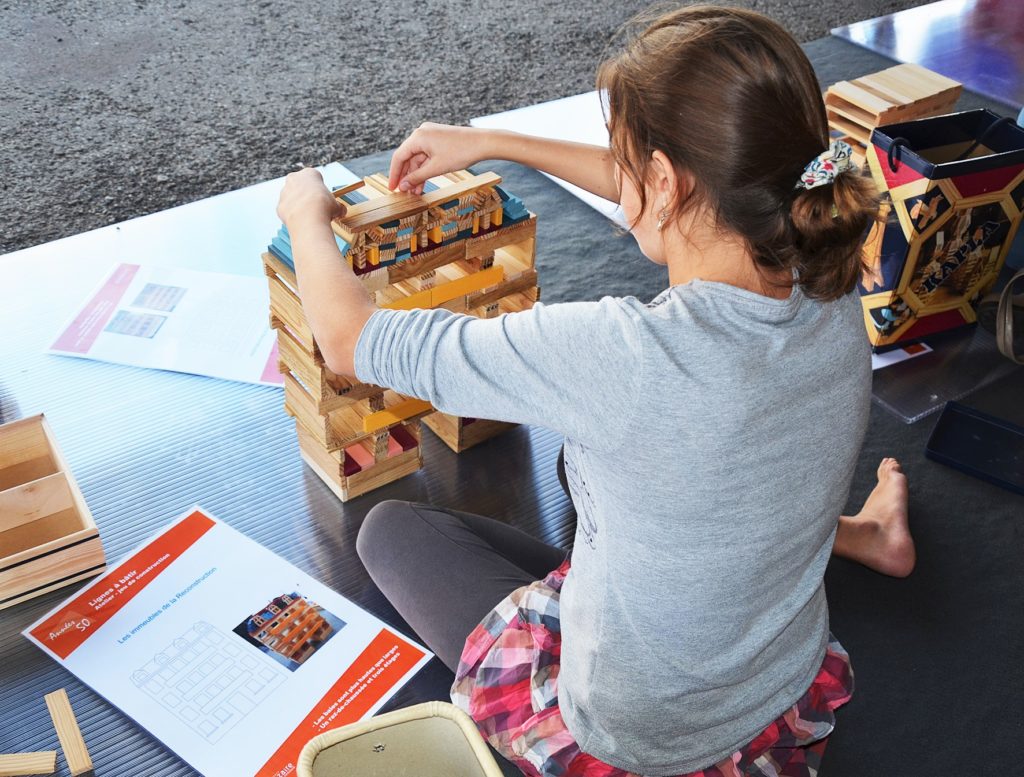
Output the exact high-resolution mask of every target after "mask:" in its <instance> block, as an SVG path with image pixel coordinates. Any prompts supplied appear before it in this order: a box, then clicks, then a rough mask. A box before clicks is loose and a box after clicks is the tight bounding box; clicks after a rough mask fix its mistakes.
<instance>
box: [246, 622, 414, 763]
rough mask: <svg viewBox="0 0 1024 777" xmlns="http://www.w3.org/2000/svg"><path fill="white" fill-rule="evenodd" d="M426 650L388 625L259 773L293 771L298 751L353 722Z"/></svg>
mask: <svg viewBox="0 0 1024 777" xmlns="http://www.w3.org/2000/svg"><path fill="white" fill-rule="evenodd" d="M423 655H424V653H423V651H422V650H420V649H419V648H417V647H414V646H413V645H410V644H409V643H408V642H406V641H405V640H404V639H402V638H401V637H399V636H398V635H397V634H394V633H392V632H390V631H387V630H385V629H381V631H380V633H379V634H377V636H376V637H374V638H373V642H371V643H370V644H369V645H368V646H367V648H366V650H364V651H363V652H362V653H360V654H359V657H358V658H357V659H356V660H355V661H353V662H352V665H351V666H350V667H349V668H348V669H347V670H346V671H345V673H344V674H343V675H342V676H341V677H340V678H339V679H338V682H336V683H335V684H334V685H333V686H331V689H330V690H329V691H328V692H327V693H326V695H325V696H324V697H323V698H322V699H321V700H320V701H319V702H318V703H317V704H316V706H315V707H313V710H312V712H310V713H309V715H307V716H306V718H305V719H304V720H303V721H302V722H301V723H300V724H299V725H298V727H297V728H296V729H295V730H294V731H293V732H292V733H291V734H290V735H289V736H288V738H287V739H286V740H285V741H284V744H282V745H281V746H280V747H279V748H278V749H277V752H276V753H274V755H273V756H271V758H270V760H269V761H267V762H266V763H265V764H264V765H263V768H262V769H260V770H259V771H258V772H256V777H285V775H289V774H292V773H294V771H295V764H296V762H297V761H298V759H299V753H300V752H301V751H302V748H303V747H304V746H305V745H306V743H307V742H308V741H309V740H310V739H312V738H313V737H315V736H316V735H317V734H322V733H324V732H325V731H330V730H332V729H336V728H340V727H341V726H345V725H348V724H349V723H354V722H355V721H357V720H359V719H360V718H361V717H363V715H365V714H366V712H367V710H369V709H370V708H371V707H372V706H373V705H374V704H376V703H377V702H378V701H380V700H381V698H382V697H383V696H385V695H386V694H387V693H388V691H390V690H391V689H392V688H393V687H394V686H395V685H397V684H398V681H399V680H401V679H402V677H404V676H405V673H406V672H408V671H409V670H410V669H412V668H413V667H414V666H415V665H416V663H417V662H418V661H419V660H420V659H421V658H423Z"/></svg>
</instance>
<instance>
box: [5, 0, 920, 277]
mask: <svg viewBox="0 0 1024 777" xmlns="http://www.w3.org/2000/svg"><path fill="white" fill-rule="evenodd" d="M739 4H741V5H744V6H747V7H751V8H755V9H757V10H759V11H762V12H764V13H767V14H770V15H772V16H774V17H775V18H777V19H779V20H780V21H782V22H783V23H784V24H785V25H786V26H787V27H788V28H789V29H790V30H792V31H793V33H794V34H795V35H796V36H797V37H798V38H799V39H800V40H801V41H807V40H813V39H815V38H820V37H822V36H824V35H827V34H828V31H829V29H830V28H831V27H834V26H837V25H840V24H845V23H848V22H851V21H856V20H859V19H865V18H870V17H874V16H878V15H881V14H885V13H890V12H892V11H896V10H899V9H901V8H906V7H910V6H915V5H920V4H921V3H920V2H918V1H917V0H815V1H813V2H812V1H811V0H796V1H794V2H786V0H746V1H745V2H742V3H739ZM647 5H648V0H618V2H614V3H611V2H606V3H588V2H583V1H582V0H570V1H569V2H563V1H558V2H556V1H555V0H528V2H514V3H508V2H504V1H503V0H482V2H475V3H470V2H467V0H426V1H425V2H419V3H412V2H402V1H401V0H382V1H380V2H373V3H362V2H359V3H356V2H349V3H345V2H338V0H330V1H328V2H322V3H309V2H301V1H300V0H278V1H277V2H269V1H268V0H256V2H249V3H234V2H230V1H229V0H211V1H210V2H205V3H198V2H183V1H181V0H156V1H154V2H147V1H146V0H134V2H126V0H116V1H115V0H100V1H98V2H97V1H96V0H32V1H31V2H29V1H28V0H21V1H20V2H6V3H0V52H2V53H0V94H2V95H3V97H2V101H0V136H2V138H3V142H2V145H0V170H2V174H3V175H2V185H3V189H4V196H3V200H2V202H0V224H2V226H3V228H2V232H0V253H6V252H8V251H14V250H17V249H19V248H26V247H28V246H31V245H35V244H37V243H42V242H45V241H49V240H54V239H56V238H59V237H64V236H66V235H71V234H75V233H78V232H83V231H85V230H89V229H94V228H96V227H100V226H104V225H106V224H110V223H112V222H117V221H121V220H124V219H127V218H131V217H134V216H140V215H143V214H146V213H150V212H153V211H157V210H162V209H164V208H169V207H171V206H174V205H180V204H182V203H185V202H190V201H192V200H196V199H200V198H203V197H207V196H210V195H212V194H216V193H219V192H223V191H227V190H230V189H235V188H238V187H241V186H246V185H248V184H252V183H255V182H258V181H261V180H265V179H267V178H272V177H276V176H279V175H282V174H284V173H286V172H288V171H290V170H292V169H294V168H295V167H297V166H299V165H302V164H319V163H322V162H326V161H329V160H335V159H339V160H345V159H350V158H353V157H356V156H360V155H363V154H366V153H369V152H372V151H377V150H382V149H386V148H391V147H393V146H395V145H397V144H398V143H399V142H400V141H401V140H402V139H403V137H404V136H405V135H406V134H407V133H408V132H409V131H410V130H411V129H412V128H413V127H415V126H416V125H417V124H418V123H419V122H421V121H424V120H433V121H443V122H466V121H468V120H469V119H470V118H472V117H473V116H477V115H481V114H485V113H492V112H495V111H500V110H505V109H508V108H514V107H518V106H522V105H527V104H531V103H536V102H540V101H542V100H548V99H552V98H555V97H562V96H565V95H569V94H575V93H578V92H581V91H585V90H587V89H589V88H591V87H592V84H593V75H594V71H595V68H596V65H597V63H598V62H599V61H600V59H601V56H602V52H603V51H604V49H605V47H606V45H607V42H608V40H609V38H610V37H611V35H612V33H613V32H614V31H615V30H616V29H617V28H618V27H619V26H620V25H621V24H622V23H623V22H624V21H626V20H627V19H628V18H629V17H630V16H632V15H633V14H634V13H635V12H637V11H639V10H641V9H643V8H645V7H646V6H647ZM353 8H358V9H359V10H358V13H357V14H356V15H353V11H352V9H353ZM140 258H142V257H140Z"/></svg>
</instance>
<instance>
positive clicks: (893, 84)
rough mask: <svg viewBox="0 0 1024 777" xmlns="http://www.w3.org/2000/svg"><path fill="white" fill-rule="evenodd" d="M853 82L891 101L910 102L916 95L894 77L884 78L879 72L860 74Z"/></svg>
mask: <svg viewBox="0 0 1024 777" xmlns="http://www.w3.org/2000/svg"><path fill="white" fill-rule="evenodd" d="M855 83H856V84H857V86H859V87H860V88H861V89H864V90H866V91H870V92H872V93H873V94H875V95H876V96H878V97H881V98H882V99H883V100H888V101H889V102H891V103H912V102H914V100H916V99H917V96H915V95H914V94H913V90H911V89H908V88H906V86H905V85H902V84H900V83H899V82H898V81H896V80H895V79H889V78H886V77H885V76H884V75H880V74H879V73H871V74H869V75H866V76H861V77H860V78H858V79H857V80H856V82H855Z"/></svg>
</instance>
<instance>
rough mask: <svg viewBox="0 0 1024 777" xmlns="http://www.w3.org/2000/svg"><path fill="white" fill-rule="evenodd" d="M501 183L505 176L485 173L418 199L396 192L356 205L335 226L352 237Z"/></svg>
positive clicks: (425, 194)
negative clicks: (384, 223)
mask: <svg viewBox="0 0 1024 777" xmlns="http://www.w3.org/2000/svg"><path fill="white" fill-rule="evenodd" d="M499 183H501V176H499V175H498V174H497V173H483V174H482V175H475V176H473V177H472V178H469V179H467V180H464V181H460V182H458V183H455V182H453V183H452V184H451V185H450V186H443V187H441V188H440V189H435V190H434V191H432V192H426V193H424V194H422V195H418V196H417V195H413V194H406V193H404V192H401V193H400V192H395V193H392V194H390V195H388V196H387V197H381V198H379V199H374V200H367V201H366V202H361V203H359V204H358V205H354V206H352V207H351V208H349V211H348V213H347V214H345V216H344V217H343V218H341V219H335V223H337V224H338V225H339V226H341V227H342V228H343V229H345V230H347V231H348V232H349V233H350V234H354V233H356V232H359V231H363V230H366V229H367V228H369V227H372V226H374V225H377V224H381V223H383V222H388V221H394V220H395V219H402V218H405V217H406V216H411V215H413V214H415V213H419V212H421V211H424V210H427V209H429V208H430V207H432V206H434V205H439V204H440V203H442V202H447V201H448V200H452V199H455V198H457V197H461V196H462V195H464V194H466V193H468V192H472V191H474V190H476V189H481V188H483V187H485V186H495V185H497V184H499Z"/></svg>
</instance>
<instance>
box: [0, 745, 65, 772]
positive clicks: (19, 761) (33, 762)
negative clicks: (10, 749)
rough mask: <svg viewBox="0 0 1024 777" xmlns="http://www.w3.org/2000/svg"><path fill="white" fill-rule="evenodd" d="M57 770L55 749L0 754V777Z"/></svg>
mask: <svg viewBox="0 0 1024 777" xmlns="http://www.w3.org/2000/svg"><path fill="white" fill-rule="evenodd" d="M55 771H57V751H56V750H45V751H41V752H38V753H6V754H4V755H0V777H25V775H30V774H53V773H54V772H55Z"/></svg>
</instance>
